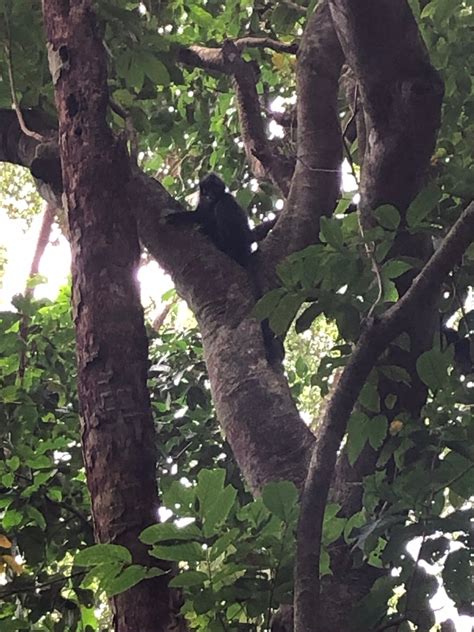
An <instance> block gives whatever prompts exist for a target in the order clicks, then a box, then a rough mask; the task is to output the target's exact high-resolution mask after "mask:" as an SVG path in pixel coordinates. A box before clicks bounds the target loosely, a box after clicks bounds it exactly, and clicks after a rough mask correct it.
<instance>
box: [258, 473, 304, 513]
mask: <svg viewBox="0 0 474 632" xmlns="http://www.w3.org/2000/svg"><path fill="white" fill-rule="evenodd" d="M262 500H263V503H264V505H265V507H266V508H267V509H268V510H269V511H271V513H273V514H274V515H275V516H278V518H280V519H281V520H283V521H284V522H289V521H290V520H291V518H292V517H293V516H294V511H295V508H296V507H297V503H298V490H297V489H296V487H295V485H294V484H293V483H291V482H290V481H278V482H273V483H268V484H267V485H265V487H264V488H263V491H262Z"/></svg>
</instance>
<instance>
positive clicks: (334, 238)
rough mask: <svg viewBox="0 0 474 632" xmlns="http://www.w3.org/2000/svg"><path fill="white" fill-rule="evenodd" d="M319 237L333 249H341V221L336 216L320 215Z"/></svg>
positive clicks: (342, 239)
mask: <svg viewBox="0 0 474 632" xmlns="http://www.w3.org/2000/svg"><path fill="white" fill-rule="evenodd" d="M321 237H322V239H323V241H325V242H326V243H327V244H329V245H330V246H332V247H333V248H334V249H335V250H343V247H344V237H343V235H342V227H341V222H340V221H339V220H338V219H336V218H332V217H331V218H330V217H321Z"/></svg>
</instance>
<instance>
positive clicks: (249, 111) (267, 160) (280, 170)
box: [178, 38, 295, 197]
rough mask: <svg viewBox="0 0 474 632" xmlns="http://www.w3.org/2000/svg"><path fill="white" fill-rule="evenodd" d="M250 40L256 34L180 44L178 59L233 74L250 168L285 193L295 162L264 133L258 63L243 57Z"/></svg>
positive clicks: (263, 43) (262, 40)
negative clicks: (217, 42)
mask: <svg viewBox="0 0 474 632" xmlns="http://www.w3.org/2000/svg"><path fill="white" fill-rule="evenodd" d="M249 40H252V41H253V40H254V38H243V39H242V40H237V41H232V40H226V41H224V43H223V44H222V46H221V47H220V48H206V47H202V46H191V47H190V48H181V49H180V51H179V54H178V60H179V61H180V62H181V63H183V64H186V65H188V66H193V67H197V68H203V69H205V70H210V71H217V72H221V73H224V74H227V75H229V76H231V77H232V80H233V84H234V88H235V93H236V98H237V111H238V115H239V121H240V129H241V134H242V141H243V143H244V148H245V153H246V156H247V160H248V161H249V164H250V168H251V170H252V172H253V173H254V175H255V176H256V177H257V178H263V177H267V176H268V177H270V178H271V179H272V180H273V182H274V183H275V184H276V186H277V187H278V188H279V189H280V191H281V192H282V193H283V195H285V197H286V195H288V189H289V181H290V177H291V173H292V165H291V163H290V162H289V161H288V160H286V159H285V158H284V156H282V155H280V154H279V153H278V152H277V150H276V148H275V147H274V146H273V144H272V143H271V142H270V141H269V139H268V138H267V135H266V133H265V127H264V120H263V117H262V109H261V105H260V100H259V98H258V93H257V81H258V66H257V65H256V64H255V62H247V61H244V60H243V59H242V56H241V52H242V50H243V49H244V48H245V46H246V45H247V44H246V42H248V41H249ZM256 41H257V43H258V44H259V45H261V46H264V45H266V44H268V42H270V43H271V42H273V40H267V39H266V38H258V39H257V40H256ZM265 43H266V44H265ZM279 44H280V43H279ZM282 46H283V45H282ZM291 46H292V48H291V50H292V51H294V49H295V45H291Z"/></svg>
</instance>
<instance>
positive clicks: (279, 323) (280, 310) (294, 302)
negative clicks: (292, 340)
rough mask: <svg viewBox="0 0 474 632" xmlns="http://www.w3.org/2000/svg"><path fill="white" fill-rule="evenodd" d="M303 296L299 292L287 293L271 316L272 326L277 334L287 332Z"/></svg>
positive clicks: (280, 334)
mask: <svg viewBox="0 0 474 632" xmlns="http://www.w3.org/2000/svg"><path fill="white" fill-rule="evenodd" d="M301 303H302V298H301V297H300V296H299V295H298V294H286V295H285V296H284V297H283V298H282V299H281V301H280V302H279V303H278V306H277V308H276V309H275V310H274V312H273V314H272V315H271V316H270V320H269V323H270V327H271V329H272V331H274V332H275V334H276V335H277V336H282V335H283V334H285V333H286V332H287V331H288V329H289V327H290V325H291V322H292V321H293V318H294V317H295V316H296V314H297V313H298V309H299V308H300V307H301Z"/></svg>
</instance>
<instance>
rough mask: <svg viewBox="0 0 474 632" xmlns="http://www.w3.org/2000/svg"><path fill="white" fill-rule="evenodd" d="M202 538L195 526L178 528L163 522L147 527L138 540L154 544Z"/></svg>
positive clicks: (171, 523) (170, 523)
mask: <svg viewBox="0 0 474 632" xmlns="http://www.w3.org/2000/svg"><path fill="white" fill-rule="evenodd" d="M201 537H202V533H201V531H200V529H199V528H198V527H197V526H196V525H195V524H188V525H186V526H185V527H178V525H176V524H174V523H173V522H164V523H162V524H154V525H151V527H147V528H146V529H144V530H143V531H142V532H141V533H140V540H141V541H142V542H143V543H144V544H156V542H167V541H174V540H197V539H199V538H201Z"/></svg>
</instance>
